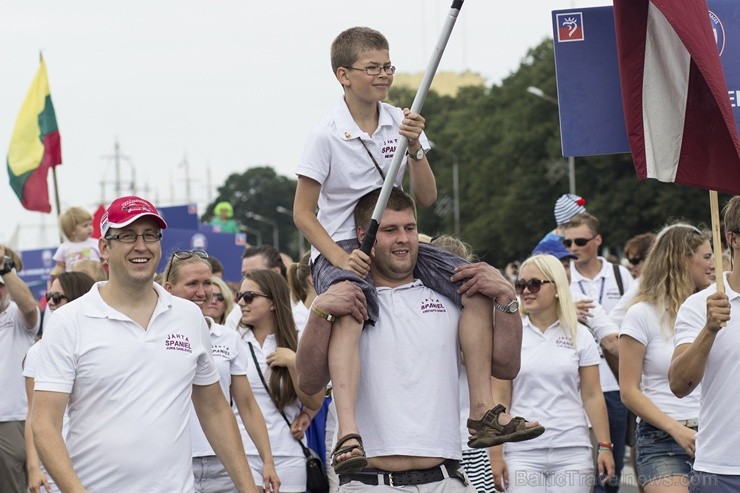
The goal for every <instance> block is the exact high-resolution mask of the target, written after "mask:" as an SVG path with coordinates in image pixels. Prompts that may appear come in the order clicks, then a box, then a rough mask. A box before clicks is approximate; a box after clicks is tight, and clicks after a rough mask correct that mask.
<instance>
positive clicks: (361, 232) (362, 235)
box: [357, 226, 365, 244]
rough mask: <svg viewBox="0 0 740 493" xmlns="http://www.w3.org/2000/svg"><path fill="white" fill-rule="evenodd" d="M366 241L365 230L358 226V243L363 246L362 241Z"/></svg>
mask: <svg viewBox="0 0 740 493" xmlns="http://www.w3.org/2000/svg"><path fill="white" fill-rule="evenodd" d="M364 239H365V230H364V229H363V228H362V226H357V241H359V242H360V244H362V240H364Z"/></svg>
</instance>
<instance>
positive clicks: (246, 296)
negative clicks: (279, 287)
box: [234, 291, 272, 304]
mask: <svg viewBox="0 0 740 493" xmlns="http://www.w3.org/2000/svg"><path fill="white" fill-rule="evenodd" d="M258 296H261V297H263V298H267V299H268V300H270V299H272V296H270V295H268V294H265V293H260V292H259V291H244V292H243V293H242V292H241V291H239V292H238V293H236V299H235V300H234V302H235V303H239V300H244V303H246V304H250V303H251V302H253V301H254V299H255V298H256V297H258Z"/></svg>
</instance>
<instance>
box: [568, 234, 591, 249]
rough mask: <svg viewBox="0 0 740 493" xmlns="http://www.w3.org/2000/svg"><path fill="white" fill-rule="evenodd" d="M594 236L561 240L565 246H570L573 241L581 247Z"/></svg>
mask: <svg viewBox="0 0 740 493" xmlns="http://www.w3.org/2000/svg"><path fill="white" fill-rule="evenodd" d="M594 238H596V236H592V237H591V238H575V239H573V240H563V245H565V248H570V246H571V245H572V244H573V243H575V244H576V246H579V247H582V246H586V245H587V244H588V242H589V241H591V240H593V239H594Z"/></svg>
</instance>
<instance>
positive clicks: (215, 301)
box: [203, 276, 234, 325]
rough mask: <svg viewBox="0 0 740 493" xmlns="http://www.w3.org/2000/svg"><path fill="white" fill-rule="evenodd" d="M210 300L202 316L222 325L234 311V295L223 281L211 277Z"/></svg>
mask: <svg viewBox="0 0 740 493" xmlns="http://www.w3.org/2000/svg"><path fill="white" fill-rule="evenodd" d="M211 289H212V294H211V299H210V301H209V303H208V304H207V306H206V307H205V309H204V310H203V314H204V315H205V316H206V317H211V318H212V319H213V321H214V322H216V323H217V324H219V325H224V322H225V321H226V316H227V315H228V314H229V313H231V310H233V309H234V294H233V293H232V292H231V289H230V288H229V286H228V285H227V284H226V282H224V280H223V279H221V278H220V277H216V276H211Z"/></svg>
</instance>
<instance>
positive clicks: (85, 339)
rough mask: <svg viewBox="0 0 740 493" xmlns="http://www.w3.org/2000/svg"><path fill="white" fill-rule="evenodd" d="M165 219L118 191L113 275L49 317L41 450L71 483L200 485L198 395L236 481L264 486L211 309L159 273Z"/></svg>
mask: <svg viewBox="0 0 740 493" xmlns="http://www.w3.org/2000/svg"><path fill="white" fill-rule="evenodd" d="M166 227H167V223H166V222H165V221H164V219H163V218H162V217H161V215H160V214H159V212H157V209H156V208H155V207H154V206H153V205H152V204H151V203H150V202H148V201H147V200H144V199H142V198H140V197H135V196H129V197H121V198H118V199H116V200H114V201H113V203H111V205H110V206H109V207H108V210H107V211H106V212H105V214H104V215H103V217H102V219H101V224H100V230H101V234H102V238H100V240H99V248H100V254H101V257H102V258H103V259H105V260H106V261H107V262H108V265H109V268H110V275H109V280H108V281H107V282H101V283H98V284H96V285H95V286H94V287H93V288H92V290H91V291H90V292H89V293H88V294H86V295H84V296H82V297H80V298H78V299H77V300H75V301H74V302H71V303H68V304H67V305H65V306H63V307H62V308H60V309H59V310H57V311H55V312H54V316H53V317H52V318H51V319H50V321H49V328H48V331H47V332H46V334H45V336H44V339H45V341H46V343H45V344H44V346H43V348H42V350H41V355H40V356H39V360H40V362H39V366H38V370H37V374H36V387H35V397H34V410H33V421H32V422H33V431H34V438H35V443H36V447H37V449H38V452H39V455H40V457H41V460H42V461H43V463H44V465H45V466H46V468H47V470H48V471H49V473H50V474H51V476H52V477H53V478H54V480H55V481H56V483H57V485H58V486H59V487H60V489H61V490H62V491H74V492H77V491H120V490H125V491H165V490H166V491H193V490H194V484H193V472H192V458H191V449H190V439H189V436H190V435H189V433H188V425H187V423H188V418H189V414H190V402H191V398H192V403H193V405H194V406H195V410H196V412H197V414H198V416H199V418H200V421H201V425H202V427H203V431H204V432H205V434H206V436H207V437H208V440H209V441H210V442H211V444H212V445H213V448H214V450H215V452H216V455H217V456H218V458H219V459H220V460H221V462H222V463H223V464H224V465H225V466H226V469H227V471H228V472H229V475H230V476H231V478H232V480H233V481H234V484H235V486H236V489H237V490H238V491H240V492H256V491H257V489H256V487H255V484H254V480H253V478H252V474H251V472H250V469H249V465H248V463H247V459H246V457H245V455H244V448H243V447H242V443H241V438H240V435H239V430H238V428H237V426H236V420H235V418H234V413H233V412H231V409H230V407H229V404H228V403H227V402H226V400H225V399H224V396H223V393H222V392H221V389H220V387H219V384H218V372H217V371H216V368H215V365H214V362H213V357H212V355H211V347H210V339H209V335H208V327H207V326H206V324H205V319H204V318H203V316H202V314H201V313H200V310H199V309H198V307H196V306H195V305H194V304H192V303H190V302H189V301H187V300H183V299H180V298H176V297H173V296H171V295H170V294H169V293H167V292H166V291H165V290H164V289H162V288H161V287H160V286H159V285H157V284H155V283H154V281H153V279H154V274H155V271H156V269H157V266H158V265H159V261H160V259H161V257H162V246H161V238H162V233H161V231H162V230H163V229H165V228H166ZM68 405H69V407H68V413H69V432H68V434H67V437H66V444H65V440H64V439H63V438H62V434H61V425H62V416H63V414H64V411H65V408H67V406H68Z"/></svg>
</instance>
